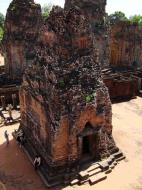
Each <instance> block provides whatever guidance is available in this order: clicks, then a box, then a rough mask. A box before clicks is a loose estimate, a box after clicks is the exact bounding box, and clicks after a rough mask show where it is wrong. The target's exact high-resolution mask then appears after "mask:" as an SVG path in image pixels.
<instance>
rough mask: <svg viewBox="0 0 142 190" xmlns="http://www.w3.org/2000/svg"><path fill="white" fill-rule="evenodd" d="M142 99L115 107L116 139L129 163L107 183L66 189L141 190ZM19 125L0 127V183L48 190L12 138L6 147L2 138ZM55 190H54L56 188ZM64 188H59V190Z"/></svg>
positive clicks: (22, 189) (13, 188) (12, 188)
mask: <svg viewBox="0 0 142 190" xmlns="http://www.w3.org/2000/svg"><path fill="white" fill-rule="evenodd" d="M141 116H142V98H140V97H138V98H137V99H133V100H131V101H129V102H125V103H119V104H114V105H113V126H114V130H113V136H114V138H115V141H116V143H117V145H118V147H119V148H120V149H121V150H122V151H123V152H124V153H125V155H126V157H127V160H125V161H121V162H120V163H119V164H118V165H117V166H116V167H115V169H114V170H113V171H112V173H110V174H109V175H108V177H107V179H106V180H104V181H102V182H100V183H98V184H96V185H94V186H89V185H87V184H86V185H83V186H74V187H66V188H64V190H73V189H76V190H86V189H89V190H93V189H95V190H142V163H141V162H142V117H141ZM17 127H18V124H16V125H13V126H8V127H5V126H2V127H1V128H0V136H1V138H0V180H1V181H2V182H4V183H5V185H6V188H7V190H46V189H47V188H46V187H45V186H44V184H43V183H42V182H41V180H40V178H39V176H38V175H37V174H36V173H35V171H34V169H33V166H32V165H31V164H30V162H29V161H28V159H27V157H26V155H25V154H24V153H23V152H22V150H21V149H20V148H19V147H18V146H17V144H16V143H15V141H14V140H13V139H12V136H11V135H10V140H11V141H10V145H9V146H8V147H7V146H6V144H5V139H4V137H3V133H4V131H5V130H6V129H7V130H8V133H9V134H10V133H11V132H12V131H13V130H14V129H16V128H17ZM53 189H54V190H55V188H53ZM59 189H63V188H59V187H58V188H56V190H59Z"/></svg>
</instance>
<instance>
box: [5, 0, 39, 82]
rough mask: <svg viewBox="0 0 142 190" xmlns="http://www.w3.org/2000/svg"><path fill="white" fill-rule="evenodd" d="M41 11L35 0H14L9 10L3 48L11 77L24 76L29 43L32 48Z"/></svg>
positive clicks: (7, 69) (6, 66)
mask: <svg viewBox="0 0 142 190" xmlns="http://www.w3.org/2000/svg"><path fill="white" fill-rule="evenodd" d="M40 12H41V8H40V6H39V5H37V4H35V3H34V2H33V0H13V1H12V2H11V4H10V6H9V8H8V10H7V15H6V20H5V32H4V38H3V49H4V57H5V70H6V74H7V75H8V76H9V78H10V79H21V78H22V74H23V71H24V69H25V67H26V65H27V64H28V62H29V60H30V57H29V56H28V55H26V53H25V52H26V48H27V43H28V46H29V43H31V44H32V45H31V48H32V46H33V43H34V41H35V39H36V37H37V35H38V28H39V23H40V22H41V14H40ZM39 14H40V15H39ZM29 47H30V46H29ZM27 51H28V50H27ZM26 56H27V57H26Z"/></svg>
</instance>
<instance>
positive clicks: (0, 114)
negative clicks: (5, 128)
mask: <svg viewBox="0 0 142 190" xmlns="http://www.w3.org/2000/svg"><path fill="white" fill-rule="evenodd" d="M0 117H1V122H0V123H2V122H3V121H5V117H4V115H3V113H2V111H1V110H0Z"/></svg>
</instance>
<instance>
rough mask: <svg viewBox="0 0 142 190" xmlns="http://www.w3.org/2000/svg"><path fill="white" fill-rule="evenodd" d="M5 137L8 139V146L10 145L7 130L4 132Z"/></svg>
mask: <svg viewBox="0 0 142 190" xmlns="http://www.w3.org/2000/svg"><path fill="white" fill-rule="evenodd" d="M4 137H5V139H6V144H7V146H8V145H9V134H8V133H7V130H6V131H5V132H4Z"/></svg>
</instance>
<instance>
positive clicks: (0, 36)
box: [0, 27, 4, 42]
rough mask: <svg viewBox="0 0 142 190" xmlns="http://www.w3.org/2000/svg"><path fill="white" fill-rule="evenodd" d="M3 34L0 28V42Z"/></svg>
mask: <svg viewBox="0 0 142 190" xmlns="http://www.w3.org/2000/svg"><path fill="white" fill-rule="evenodd" d="M3 33H4V31H3V28H1V27H0V42H1V40H2V38H3Z"/></svg>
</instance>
